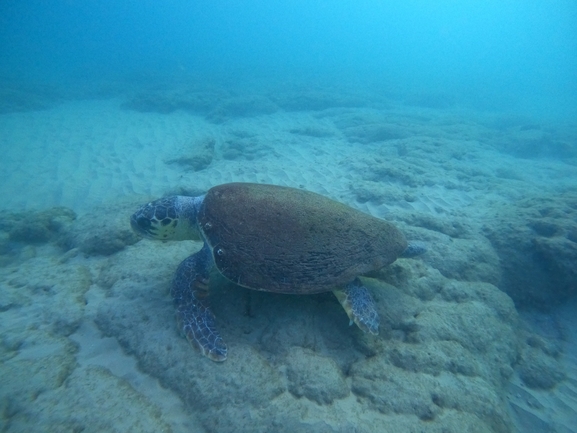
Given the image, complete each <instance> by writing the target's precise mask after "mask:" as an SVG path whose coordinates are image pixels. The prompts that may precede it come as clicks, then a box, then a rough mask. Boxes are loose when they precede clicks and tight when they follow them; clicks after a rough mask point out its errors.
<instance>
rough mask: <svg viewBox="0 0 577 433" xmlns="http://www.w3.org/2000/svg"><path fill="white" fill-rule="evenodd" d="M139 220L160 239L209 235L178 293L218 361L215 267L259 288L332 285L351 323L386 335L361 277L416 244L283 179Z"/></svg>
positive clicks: (218, 190)
mask: <svg viewBox="0 0 577 433" xmlns="http://www.w3.org/2000/svg"><path fill="white" fill-rule="evenodd" d="M131 225H132V227H133V228H134V230H135V231H137V232H138V233H140V234H142V235H143V236H146V237H149V238H152V239H160V240H166V239H199V238H200V239H203V240H204V241H205V244H204V246H203V248H202V249H201V250H200V251H199V252H198V253H196V254H193V255H192V256H190V257H188V258H187V259H186V260H184V261H183V262H182V263H181V264H180V266H179V267H178V269H177V271H176V275H175V277H174V280H173V283H172V289H171V294H172V296H173V298H174V302H175V306H176V309H177V321H178V323H179V327H180V329H181V330H182V331H183V333H184V334H185V336H186V337H187V339H188V340H189V341H190V342H191V343H192V344H194V345H195V346H197V347H199V348H200V350H201V351H202V353H203V354H204V355H205V356H207V357H209V358H210V359H212V360H214V361H223V360H225V359H226V355H227V349H226V345H225V344H224V342H223V340H222V338H221V337H220V335H219V333H218V331H217V330H216V327H215V319H214V315H213V314H212V312H211V311H210V307H209V303H208V282H209V274H210V270H211V269H212V268H213V267H214V266H216V269H217V270H218V271H219V272H220V273H221V274H222V275H224V276H225V277H226V278H227V279H229V280H230V281H232V282H234V283H237V284H238V285H240V286H243V287H247V288H249V289H253V290H262V291H270V292H278V293H289V294H311V293H321V292H327V291H333V293H334V294H335V295H336V297H337V299H338V300H339V301H340V302H341V304H342V305H343V307H344V309H345V311H346V312H347V315H348V316H349V318H350V320H351V323H353V322H354V323H356V324H357V326H358V327H359V328H360V329H361V330H363V331H365V332H369V333H372V334H377V333H378V328H379V317H378V314H377V311H376V308H375V305H374V302H373V299H372V298H371V295H370V293H369V291H368V290H367V289H366V287H364V286H363V285H362V283H361V281H360V279H358V278H357V276H358V275H362V274H364V273H366V272H369V271H372V270H375V269H379V268H381V267H383V266H386V265H388V264H390V263H392V262H393V261H395V260H396V258H397V257H399V256H400V255H402V253H403V252H404V251H405V250H407V242H406V240H405V237H404V236H403V234H402V233H401V232H400V231H399V230H398V229H397V228H396V227H394V226H393V225H392V224H390V223H388V222H386V221H383V220H380V219H378V218H374V217H371V216H370V215H367V214H364V213H362V212H359V211H357V210H354V209H352V208H350V207H348V206H346V205H344V204H342V203H339V202H336V201H334V200H330V199H328V198H326V197H323V196H321V195H319V194H315V193H311V192H308V191H303V190H300V189H295V188H287V187H280V186H274V185H262V184H250V183H231V184H224V185H219V186H216V187H214V188H211V189H210V190H209V191H208V193H207V194H206V195H205V196H200V197H183V196H174V197H168V198H163V199H159V200H157V201H155V202H152V203H148V204H146V205H144V206H142V207H141V208H140V209H139V210H138V211H137V212H136V213H135V214H134V215H133V216H132V217H131ZM409 250H410V249H409ZM412 254H413V252H410V254H409V255H412Z"/></svg>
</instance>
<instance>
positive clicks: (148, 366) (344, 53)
mask: <svg viewBox="0 0 577 433" xmlns="http://www.w3.org/2000/svg"><path fill="white" fill-rule="evenodd" d="M236 181H241V182H258V183H272V184H278V185H282V186H289V187H294V188H300V189H306V190H309V191H313V192H316V193H319V194H323V195H325V196H327V197H329V198H331V199H334V200H338V201H340V202H343V203H345V204H346V205H348V206H351V207H353V208H355V209H357V210H360V211H362V212H365V213H367V214H370V215H372V216H373V217H377V218H382V219H386V220H388V221H391V222H392V223H393V224H395V225H396V226H398V228H399V229H400V230H401V231H402V232H403V233H404V234H405V235H406V237H407V238H408V239H409V240H410V241H414V242H415V243H414V245H426V247H427V252H426V253H424V254H422V255H419V256H417V257H410V258H400V259H399V260H397V261H395V262H394V263H393V264H392V265H391V266H390V267H387V268H385V269H383V270H375V272H373V273H372V274H370V278H368V277H367V278H364V276H361V277H363V278H362V280H361V282H362V284H364V285H365V286H366V287H367V288H368V291H369V292H370V293H372V296H373V297H374V299H375V305H376V309H377V310H378V314H379V316H380V318H381V319H380V320H381V328H380V334H379V335H378V336H372V335H365V334H363V333H362V331H361V330H360V329H357V328H356V327H354V326H353V327H349V326H348V324H349V319H348V317H347V316H346V313H345V311H343V309H342V308H341V305H339V304H338V302H337V300H336V299H335V298H334V297H333V296H332V294H331V293H321V294H318V295H314V296H302V297H301V296H284V295H279V294H271V293H266V292H255V291H250V290H248V289H247V288H242V287H239V286H236V285H234V284H233V283H232V282H227V281H226V280H225V278H224V277H220V278H219V277H213V278H212V280H211V282H210V291H211V295H210V298H209V299H210V300H211V302H212V311H213V313H214V315H215V323H216V325H215V326H216V327H217V328H218V329H219V332H220V333H221V334H222V337H223V339H224V340H226V343H227V344H228V345H229V346H228V347H229V358H228V359H227V360H226V361H225V362H223V363H219V364H216V363H214V362H212V361H210V360H209V359H206V358H203V357H202V355H201V354H200V353H199V351H197V350H195V348H194V347H192V346H190V345H189V344H188V343H187V341H186V340H185V339H184V338H181V336H179V330H178V328H177V325H176V322H175V320H174V306H173V300H172V299H171V298H170V295H169V293H168V287H169V286H170V281H171V279H172V278H173V275H174V271H175V270H176V269H177V266H178V264H179V263H180V262H181V261H182V260H184V259H185V258H186V257H187V256H189V255H190V254H193V253H194V252H195V251H197V250H198V249H199V248H200V247H201V243H198V242H197V243H193V242H191V240H190V239H186V240H184V241H183V242H156V243H155V242H153V241H148V240H142V239H141V238H140V237H139V236H137V235H136V234H135V233H133V232H132V231H131V229H130V223H129V221H130V215H131V214H132V213H133V212H134V211H135V210H136V207H137V205H141V204H143V203H147V202H149V201H151V200H153V199H157V198H159V197H161V196H164V195H174V194H180V195H193V196H200V195H202V194H204V193H206V191H207V190H208V189H209V188H211V187H213V186H215V185H217V184H221V183H227V182H236ZM576 191H577V2H576V1H574V0H543V1H537V0H500V1H497V0H486V1H480V0H479V1H474V0H461V1H457V0H446V1H441V0H439V1H433V0H430V1H425V0H403V1H400V0H399V1H386V0H381V1H377V0H354V1H353V0H332V1H331V0H326V1H322V0H290V1H289V0H286V1H281V0H261V1H257V0H236V1H232V0H230V1H219V0H196V1H195V0H187V1H185V0H162V1H161V0H100V1H98V0H83V1H82V0H0V431H2V432H4V431H6V432H10V433H13V432H36V431H37V432H43V433H44V432H49V431H55V432H61V431H78V432H80V431H84V432H98V433H100V432H105V431H119V432H121V431H138V432H140V431H142V432H145V431H154V432H157V431H174V432H178V433H180V432H190V431H194V432H197V431H198V432H211V433H212V432H214V433H221V432H222V433H225V432H234V433H239V432H246V433H249V432H250V433H254V432H263V433H264V432H266V433H269V432H272V433H276V432H279V433H284V432H287V433H289V432H290V433H294V432H307V433H308V432H319V433H325V432H343V433H345V432H346V433H348V432H351V431H356V432H359V433H360V432H373V431H385V432H393V433H404V432H405V431H423V432H427V431H447V432H453V431H454V432H462V431H479V432H480V431H483V432H485V431H490V432H499V433H504V432H521V433H537V432H539V433H541V432H543V433H545V432H553V431H556V432H577V428H576V427H575V426H577V340H576V338H574V336H575V335H577V320H576V319H575V317H577V302H576V301H577V272H576V271H575V269H577V193H576ZM247 208H248V207H247ZM251 209H252V208H251ZM297 209H298V207H297ZM251 211H252V210H251ZM295 214H297V213H295ZM275 218H276V217H275ZM273 219H274V218H273ZM263 220H265V219H264V218H263ZM275 221H276V219H275ZM299 222H301V221H300V220H299ZM250 223H251V221H248V224H250ZM271 224H272V223H271ZM327 224H331V223H330V221H329V222H327ZM342 224H345V223H342ZM313 229H314V228H310V231H311V232H314V230H313ZM357 229H358V230H357ZM280 230H284V228H283V227H281V228H280ZM270 232H271V233H273V234H274V233H276V232H275V231H274V228H273V230H271V231H270ZM326 232H327V233H328V232H330V231H329V230H327V231H326ZM351 232H352V233H354V234H353V235H351V236H357V235H359V233H361V232H362V227H361V228H360V229H359V228H358V227H355V226H353V227H352V230H351ZM254 233H256V234H260V233H261V232H259V231H258V230H257V228H255V231H254ZM311 236H312V235H311ZM290 241H291V242H292V241H293V239H290ZM321 241H322V242H319V251H314V254H310V256H311V257H313V256H318V257H329V258H330V257H332V256H330V254H332V252H330V251H327V249H330V248H329V247H327V245H332V244H331V243H330V242H329V240H327V239H322V236H321ZM291 242H287V243H288V244H290V243H291ZM294 242H295V244H297V245H298V239H295V240H294ZM264 244H266V243H265V242H263V245H264ZM270 244H271V245H273V244H274V245H275V246H274V248H277V247H276V244H277V243H274V242H272V241H271V242H270ZM364 245H367V247H366V248H367V250H369V249H371V248H372V246H371V243H370V242H369V241H367V243H366V244H364ZM287 248H291V246H290V245H289V246H288V247H287ZM344 249H345V248H344V247H343V248H342V250H344ZM239 250H240V249H239ZM243 251H244V250H243ZM246 251H248V252H250V248H247V249H246ZM275 251H276V250H275ZM289 252H290V253H292V251H289ZM339 252H342V251H341V250H339ZM282 253H284V250H283V251H282ZM329 253H330V254H329ZM359 255H360V256H362V255H363V254H362V253H359ZM255 256H258V257H260V258H262V257H264V255H263V254H260V255H259V254H257V253H255ZM287 256H291V255H290V254H287ZM279 257H282V254H280V253H279ZM300 257H304V256H303V255H300ZM323 260H324V259H323ZM263 261H264V260H263ZM325 262H326V263H329V262H330V259H326V260H325ZM337 262H338V261H337ZM373 262H378V261H377V260H374V261H373ZM323 263H324V262H323ZM297 267H298V266H297ZM259 269H261V268H259ZM355 269H356V268H355ZM363 269H364V267H363ZM347 272H348V271H347ZM336 274H337V272H336V271H335V275H336ZM239 279H240V277H239ZM203 284H204V281H203ZM199 293H200V291H199ZM203 295H204V293H203ZM199 298H200V296H199ZM202 299H203V300H204V297H202ZM366 299H368V300H367V301H366V302H367V305H369V306H370V305H371V302H372V301H370V297H369V298H366ZM207 305H208V301H207ZM206 317H208V314H207V316H206Z"/></svg>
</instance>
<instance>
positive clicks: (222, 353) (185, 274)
mask: <svg viewBox="0 0 577 433" xmlns="http://www.w3.org/2000/svg"><path fill="white" fill-rule="evenodd" d="M213 264H214V263H213V259H212V255H211V253H210V250H209V248H208V246H207V245H206V244H205V245H204V246H203V247H202V249H201V250H200V251H199V252H198V253H196V254H193V255H192V256H190V257H188V258H187V259H185V260H184V261H183V262H182V263H181V264H180V265H179V266H178V269H177V270H176V275H175V277H174V280H173V281H172V289H171V294H172V296H173V298H174V304H175V306H176V320H177V323H178V327H179V328H180V330H181V331H182V332H183V333H184V335H185V336H186V338H187V340H188V341H189V342H190V343H191V344H193V345H196V346H197V347H198V348H199V349H200V350H201V352H202V354H203V355H204V356H206V357H208V358H210V359H212V360H213V361H218V362H220V361H224V360H225V359H226V352H227V349H226V344H224V342H223V341H222V338H221V337H220V334H219V333H218V331H217V330H216V326H215V318H214V314H212V311H210V306H209V305H210V304H209V301H208V281H209V277H210V270H211V268H212V267H213Z"/></svg>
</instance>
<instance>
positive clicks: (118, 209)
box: [59, 202, 140, 256]
mask: <svg viewBox="0 0 577 433" xmlns="http://www.w3.org/2000/svg"><path fill="white" fill-rule="evenodd" d="M134 208H136V205H135V204H133V203H131V202H127V203H123V204H111V205H102V206H100V207H98V208H94V209H93V210H91V211H90V212H88V213H86V214H84V215H81V216H80V217H78V218H77V220H76V221H75V222H74V224H72V225H71V226H70V227H69V228H68V229H67V230H66V232H65V233H64V234H63V235H62V236H61V238H60V239H59V244H60V245H61V246H62V247H64V248H65V249H67V250H69V249H72V248H78V249H79V250H80V251H82V252H83V253H85V254H88V255H103V256H108V255H111V254H114V253H115V252H118V251H120V250H122V249H123V248H125V247H126V246H127V245H132V244H134V243H136V242H138V241H139V240H140V237H139V236H138V235H136V234H135V233H134V232H133V231H132V229H131V228H130V223H129V221H130V220H129V218H130V214H131V213H132V212H134Z"/></svg>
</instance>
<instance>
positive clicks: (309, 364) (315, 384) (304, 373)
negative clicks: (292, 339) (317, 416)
mask: <svg viewBox="0 0 577 433" xmlns="http://www.w3.org/2000/svg"><path fill="white" fill-rule="evenodd" d="M287 377H288V380H289V386H288V387H289V391H290V392H291V393H292V394H293V395H295V396H296V397H306V398H308V399H309V400H312V401H315V402H317V403H318V404H330V403H332V401H333V400H335V399H339V398H344V397H346V396H347V395H348V394H349V386H348V385H347V383H346V382H345V380H344V377H343V374H342V372H341V370H340V368H339V366H338V365H337V364H336V363H335V361H333V360H332V359H330V358H327V357H322V356H319V355H318V354H315V353H314V352H312V351H308V350H305V349H302V348H299V347H295V348H293V349H292V350H291V351H290V353H289V355H288V356H287Z"/></svg>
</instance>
